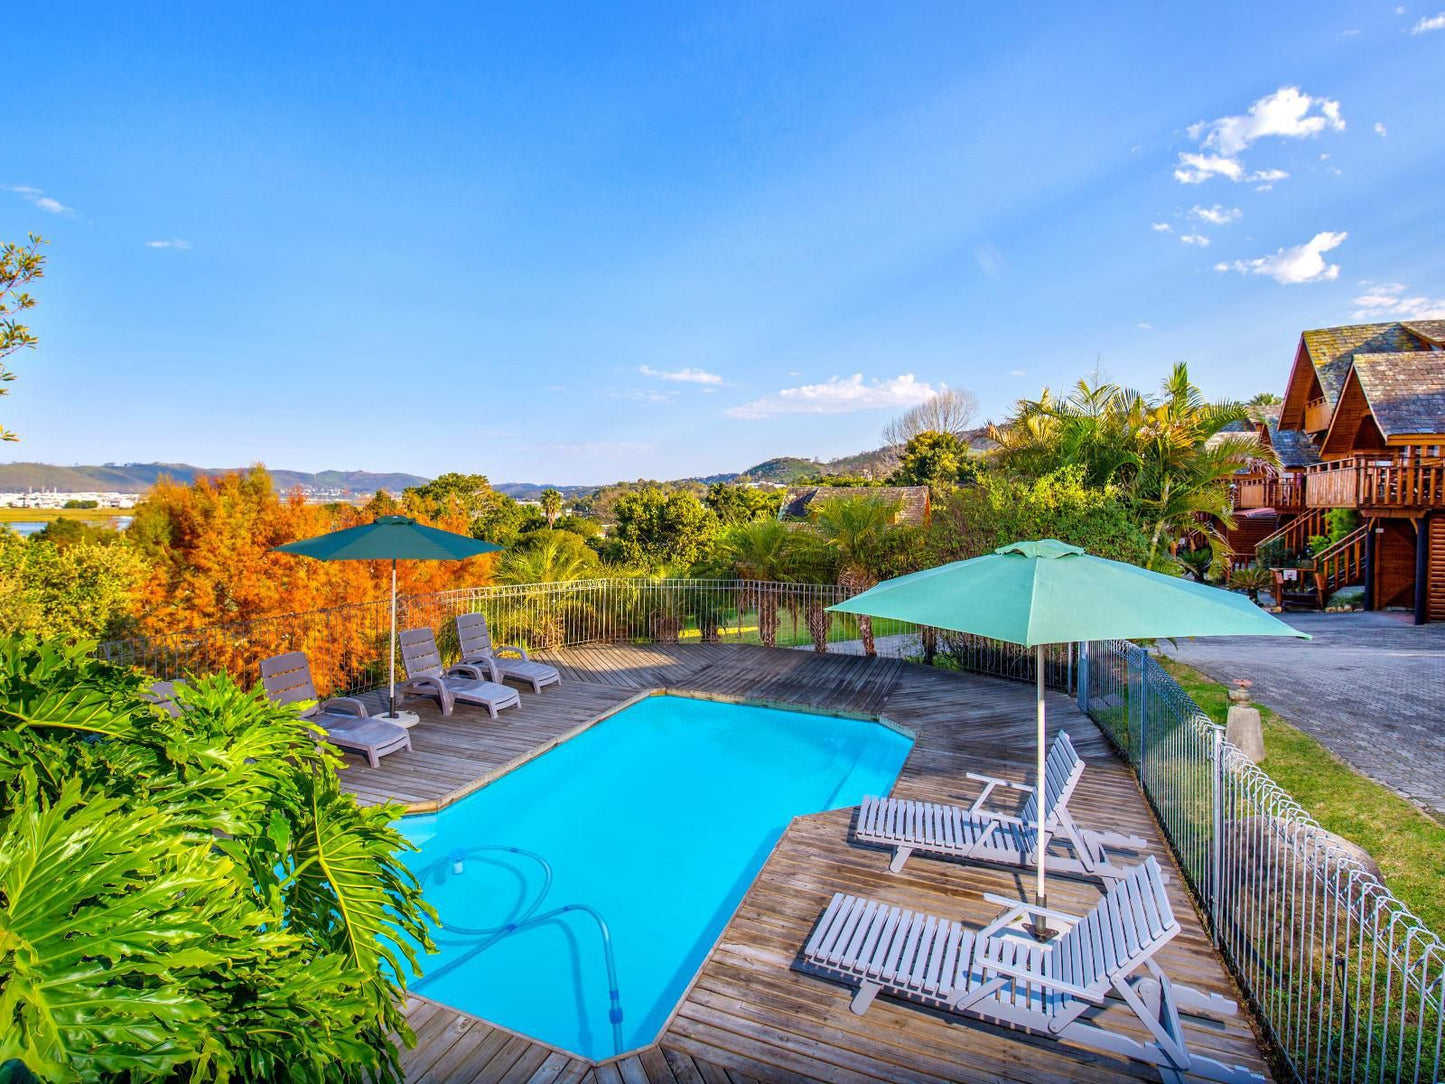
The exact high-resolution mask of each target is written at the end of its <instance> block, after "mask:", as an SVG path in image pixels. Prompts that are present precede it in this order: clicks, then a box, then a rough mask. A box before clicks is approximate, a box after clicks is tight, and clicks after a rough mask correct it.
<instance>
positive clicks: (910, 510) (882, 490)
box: [778, 486, 932, 527]
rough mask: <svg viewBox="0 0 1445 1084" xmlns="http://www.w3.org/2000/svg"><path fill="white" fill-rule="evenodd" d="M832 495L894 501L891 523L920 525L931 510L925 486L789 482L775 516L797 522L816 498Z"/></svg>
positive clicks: (807, 516)
mask: <svg viewBox="0 0 1445 1084" xmlns="http://www.w3.org/2000/svg"><path fill="white" fill-rule="evenodd" d="M833 497H870V498H872V499H874V500H879V501H896V502H898V513H897V514H896V515H895V516H894V517H893V522H894V523H907V524H912V525H913V526H915V527H923V526H925V525H926V524H927V523H928V517H929V515H930V513H931V512H932V505H931V504H930V503H929V494H928V487H927V486H789V487H788V491H787V492H786V493H784V494H783V503H782V506H781V507H780V508H779V509H778V518H779V519H780V520H783V521H784V522H789V521H792V522H797V521H800V520H805V519H808V518H809V517H810V510H811V509H812V508H813V507H815V506H816V505H817V504H818V503H819V502H821V501H826V500H830V499H832V498H833Z"/></svg>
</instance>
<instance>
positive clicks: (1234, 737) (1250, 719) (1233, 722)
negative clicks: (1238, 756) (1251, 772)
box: [1224, 704, 1264, 764]
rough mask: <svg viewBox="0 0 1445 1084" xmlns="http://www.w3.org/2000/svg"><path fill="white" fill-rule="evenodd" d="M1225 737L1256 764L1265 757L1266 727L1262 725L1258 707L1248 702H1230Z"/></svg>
mask: <svg viewBox="0 0 1445 1084" xmlns="http://www.w3.org/2000/svg"><path fill="white" fill-rule="evenodd" d="M1224 737H1225V740H1226V741H1228V742H1229V743H1230V744H1231V745H1233V746H1235V747H1236V748H1238V749H1239V751H1240V752H1241V753H1243V754H1244V755H1245V756H1247V757H1249V759H1250V760H1251V761H1252V762H1254V763H1255V764H1258V763H1259V762H1260V761H1262V760H1263V759H1264V729H1263V727H1262V726H1261V725H1260V721H1259V709H1258V708H1254V707H1250V706H1249V705H1248V704H1230V705H1229V718H1228V719H1227V720H1226V721H1225V724H1224Z"/></svg>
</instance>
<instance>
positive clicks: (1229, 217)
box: [1189, 203, 1244, 226]
mask: <svg viewBox="0 0 1445 1084" xmlns="http://www.w3.org/2000/svg"><path fill="white" fill-rule="evenodd" d="M1189 213H1190V214H1191V215H1193V216H1194V217H1195V218H1198V219H1202V220H1203V221H1205V222H1208V223H1210V224H1211V225H1214V226H1227V225H1229V224H1230V223H1231V222H1237V221H1238V220H1239V219H1240V217H1241V216H1242V215H1243V214H1244V212H1243V211H1241V210H1240V209H1239V208H1238V207H1222V206H1220V205H1219V204H1217V203H1216V204H1215V205H1214V206H1213V207H1198V206H1196V207H1191V208H1189Z"/></svg>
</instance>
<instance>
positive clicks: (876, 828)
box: [853, 732, 1148, 885]
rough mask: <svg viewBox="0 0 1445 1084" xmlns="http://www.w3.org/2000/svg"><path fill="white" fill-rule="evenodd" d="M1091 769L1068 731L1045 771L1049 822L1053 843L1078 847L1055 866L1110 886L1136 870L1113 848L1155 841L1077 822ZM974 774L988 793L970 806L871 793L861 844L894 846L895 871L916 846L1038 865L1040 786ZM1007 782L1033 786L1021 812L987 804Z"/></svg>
mask: <svg viewBox="0 0 1445 1084" xmlns="http://www.w3.org/2000/svg"><path fill="white" fill-rule="evenodd" d="M1083 774H1084V762H1083V761H1082V760H1081V759H1079V754H1078V753H1076V752H1075V751H1074V745H1073V742H1071V741H1070V740H1069V736H1068V735H1067V734H1065V733H1063V732H1060V733H1059V736H1058V737H1057V738H1055V739H1054V743H1053V745H1052V746H1050V747H1049V753H1048V757H1047V758H1046V760H1045V762H1044V776H1045V778H1046V779H1047V781H1048V789H1047V794H1046V796H1045V800H1044V818H1045V820H1044V824H1045V826H1046V827H1047V828H1048V835H1049V840H1050V842H1060V843H1064V844H1066V845H1067V846H1068V847H1069V849H1070V851H1071V852H1072V853H1071V854H1069V855H1067V856H1065V855H1057V854H1054V853H1052V852H1050V854H1049V862H1048V866H1049V872H1050V873H1060V874H1064V875H1067V876H1074V877H1092V878H1097V879H1099V880H1100V881H1102V882H1103V883H1104V884H1106V885H1108V884H1112V883H1113V882H1115V881H1118V880H1119V879H1120V878H1122V877H1124V876H1125V875H1126V874H1127V873H1128V872H1129V867H1127V866H1120V865H1118V864H1116V863H1115V862H1114V861H1113V860H1112V858H1111V857H1110V854H1109V851H1108V848H1110V847H1126V848H1128V849H1130V850H1133V851H1135V852H1140V851H1142V850H1143V849H1144V848H1145V847H1147V846H1148V844H1147V842H1146V841H1145V840H1143V839H1140V838H1139V837H1138V836H1126V835H1121V834H1120V833H1118V832H1096V831H1089V830H1085V829H1081V828H1080V827H1079V826H1078V825H1077V824H1075V823H1074V818H1073V817H1071V816H1070V815H1069V799H1070V798H1071V797H1073V794H1074V789H1075V788H1076V787H1077V786H1078V785H1079V778H1080V777H1081V776H1082V775H1083ZM968 778H970V779H973V780H975V781H977V782H980V783H983V784H984V788H983V793H982V794H980V795H979V796H978V798H977V799H975V801H974V803H973V804H972V805H970V806H956V805H941V804H937V803H934V802H917V801H910V800H907V799H902V798H877V797H873V796H871V795H870V796H868V797H866V798H864V799H863V805H862V808H861V809H860V810H859V811H858V827H857V828H856V829H855V830H854V833H853V837H854V838H855V839H856V840H858V841H859V842H861V843H872V844H877V845H879V846H883V847H892V848H893V861H892V862H891V863H890V864H889V866H888V868H889V870H890V871H892V872H893V873H897V872H899V871H900V870H901V869H902V868H903V864H904V863H905V862H907V861H908V857H909V856H910V855H911V854H913V853H914V852H915V851H917V852H919V853H921V854H924V855H928V856H931V857H937V858H951V859H958V860H961V861H967V862H986V863H990V864H993V865H1000V866H1012V867H1032V866H1034V865H1036V864H1037V862H1038V858H1037V857H1036V855H1035V853H1034V852H1035V850H1036V847H1037V843H1038V795H1037V793H1036V792H1035V791H1034V788H1033V787H1031V786H1027V785H1026V784H1023V783H1010V782H1008V781H1007V780H1003V779H995V778H994V777H992V776H988V775H977V774H975V773H973V772H969V773H968ZM999 787H1008V788H1010V789H1012V790H1020V791H1027V792H1028V795H1029V796H1028V799H1027V800H1026V801H1025V802H1024V807H1023V809H1022V811H1021V812H1020V815H1019V816H1017V817H1014V816H1009V815H1008V814H1004V813H999V812H997V811H995V810H991V809H986V808H984V803H985V802H987V801H988V800H989V798H990V797H991V796H992V795H993V792H994V791H995V790H996V789H997V788H999Z"/></svg>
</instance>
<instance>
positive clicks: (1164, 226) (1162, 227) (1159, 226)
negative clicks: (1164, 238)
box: [1149, 222, 1174, 233]
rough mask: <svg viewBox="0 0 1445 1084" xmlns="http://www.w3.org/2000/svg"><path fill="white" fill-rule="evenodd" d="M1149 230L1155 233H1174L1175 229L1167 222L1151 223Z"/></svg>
mask: <svg viewBox="0 0 1445 1084" xmlns="http://www.w3.org/2000/svg"><path fill="white" fill-rule="evenodd" d="M1149 228H1150V229H1151V230H1153V231H1154V232H1155V233H1173V232H1174V227H1173V226H1171V225H1169V223H1167V222H1151V223H1149Z"/></svg>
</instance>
